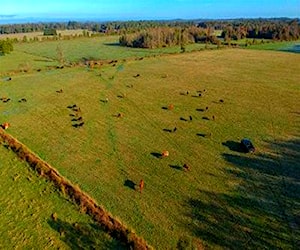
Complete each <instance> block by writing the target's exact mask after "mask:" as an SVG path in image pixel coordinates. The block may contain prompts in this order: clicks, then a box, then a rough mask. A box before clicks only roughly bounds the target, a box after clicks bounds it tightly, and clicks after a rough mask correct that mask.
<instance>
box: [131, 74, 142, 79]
mask: <svg viewBox="0 0 300 250" xmlns="http://www.w3.org/2000/svg"><path fill="white" fill-rule="evenodd" d="M139 76H141V75H140V74H136V75H135V76H133V77H135V78H137V77H139Z"/></svg>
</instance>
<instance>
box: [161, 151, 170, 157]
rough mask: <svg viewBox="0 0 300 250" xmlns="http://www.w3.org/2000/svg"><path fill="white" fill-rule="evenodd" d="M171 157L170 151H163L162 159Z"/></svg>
mask: <svg viewBox="0 0 300 250" xmlns="http://www.w3.org/2000/svg"><path fill="white" fill-rule="evenodd" d="M168 156H169V151H167V150H164V151H162V153H161V157H163V158H164V157H168Z"/></svg>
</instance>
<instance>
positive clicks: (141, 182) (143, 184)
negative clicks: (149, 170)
mask: <svg viewBox="0 0 300 250" xmlns="http://www.w3.org/2000/svg"><path fill="white" fill-rule="evenodd" d="M144 186H145V182H144V180H143V179H142V180H140V183H139V188H140V193H142V191H143V189H144Z"/></svg>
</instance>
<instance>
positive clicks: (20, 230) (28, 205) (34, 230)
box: [0, 144, 122, 249]
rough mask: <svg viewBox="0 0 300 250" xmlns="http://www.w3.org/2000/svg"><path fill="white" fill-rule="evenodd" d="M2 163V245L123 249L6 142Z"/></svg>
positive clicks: (13, 247) (14, 247)
mask: <svg viewBox="0 0 300 250" xmlns="http://www.w3.org/2000/svg"><path fill="white" fill-rule="evenodd" d="M0 167H1V184H0V186H1V190H0V219H1V226H0V235H1V237H0V248H1V249H86V246H87V245H88V246H89V247H95V248H97V249H110V248H111V249H114V248H117V249H118V248H119V249H122V248H121V245H120V244H119V243H118V242H116V241H115V240H113V239H112V238H111V237H110V236H108V235H106V234H105V233H104V232H103V231H102V230H101V228H99V227H98V226H97V225H96V224H94V223H93V221H92V220H91V218H89V217H88V216H86V215H84V214H82V213H80V212H79V211H78V208H76V207H75V206H74V205H73V204H72V203H71V202H68V201H67V200H66V199H65V198H64V197H62V196H61V195H60V194H59V193H58V192H57V191H55V189H54V186H53V185H52V184H51V183H48V182H46V181H45V180H43V179H41V178H40V177H38V176H37V175H36V174H35V173H34V172H33V171H31V170H30V169H29V166H28V165H27V164H26V163H24V162H20V161H19V160H18V159H17V158H16V156H15V155H14V154H13V153H12V152H10V151H9V150H8V149H6V148H5V147H4V146H3V145H2V144H1V147H0ZM54 213H55V214H56V215H57V220H56V221H54V220H53V219H51V215H52V214H54Z"/></svg>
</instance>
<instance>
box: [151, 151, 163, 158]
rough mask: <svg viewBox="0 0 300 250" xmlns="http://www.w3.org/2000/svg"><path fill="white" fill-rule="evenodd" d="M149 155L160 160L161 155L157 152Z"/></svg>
mask: <svg viewBox="0 0 300 250" xmlns="http://www.w3.org/2000/svg"><path fill="white" fill-rule="evenodd" d="M151 155H152V156H154V157H156V158H161V153H158V152H152V153H151Z"/></svg>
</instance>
